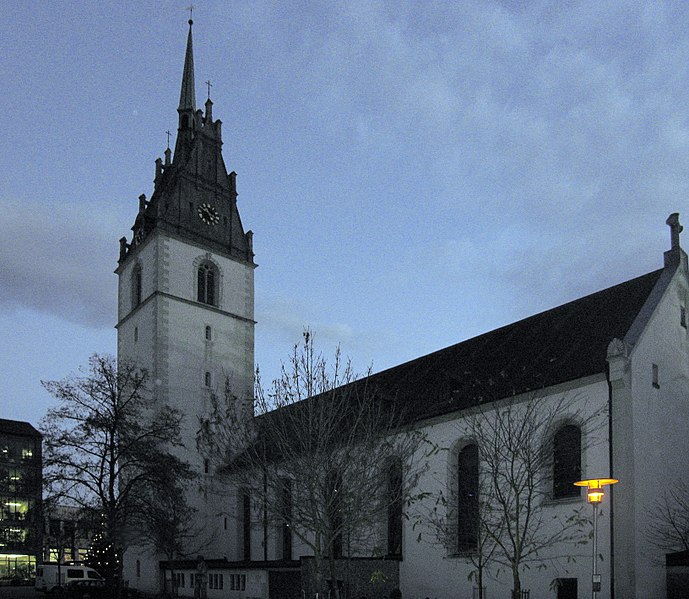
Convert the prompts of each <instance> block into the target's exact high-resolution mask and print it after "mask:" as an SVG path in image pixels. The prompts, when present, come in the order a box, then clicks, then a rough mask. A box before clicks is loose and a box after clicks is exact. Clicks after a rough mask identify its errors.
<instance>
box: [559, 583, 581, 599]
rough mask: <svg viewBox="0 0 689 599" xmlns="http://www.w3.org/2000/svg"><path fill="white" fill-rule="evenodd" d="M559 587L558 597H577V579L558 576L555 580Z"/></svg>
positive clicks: (563, 598)
mask: <svg viewBox="0 0 689 599" xmlns="http://www.w3.org/2000/svg"><path fill="white" fill-rule="evenodd" d="M555 586H556V588H557V599H577V593H578V589H577V579H576V578H558V579H557V580H556V581H555Z"/></svg>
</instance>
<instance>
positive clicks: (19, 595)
mask: <svg viewBox="0 0 689 599" xmlns="http://www.w3.org/2000/svg"><path fill="white" fill-rule="evenodd" d="M39 597H42V598H43V599H45V595H44V594H43V593H39V592H38V591H36V590H35V589H34V588H33V587H0V599H37V598H39Z"/></svg>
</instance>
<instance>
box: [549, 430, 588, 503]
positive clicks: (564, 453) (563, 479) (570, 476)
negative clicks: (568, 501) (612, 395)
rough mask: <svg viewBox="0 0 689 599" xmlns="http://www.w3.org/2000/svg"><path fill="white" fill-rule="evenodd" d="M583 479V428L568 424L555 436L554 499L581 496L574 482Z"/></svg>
mask: <svg viewBox="0 0 689 599" xmlns="http://www.w3.org/2000/svg"><path fill="white" fill-rule="evenodd" d="M580 479H581V429H580V428H579V427H578V426H575V425H573V424H568V425H566V426H563V427H561V428H559V429H558V431H557V432H556V433H555V436H554V437H553V499H562V498H565V497H579V496H580V495H581V491H580V490H579V487H575V486H574V483H575V482H576V481H578V480H580Z"/></svg>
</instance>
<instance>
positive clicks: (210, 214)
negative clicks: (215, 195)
mask: <svg viewBox="0 0 689 599" xmlns="http://www.w3.org/2000/svg"><path fill="white" fill-rule="evenodd" d="M198 215H199V218H200V219H201V220H202V221H203V222H204V223H206V224H207V225H208V226H209V227H210V226H213V225H217V224H218V223H219V222H220V215H219V214H218V211H217V210H216V209H215V207H214V206H211V205H210V204H206V203H205V202H204V203H203V204H201V205H200V206H199V209H198Z"/></svg>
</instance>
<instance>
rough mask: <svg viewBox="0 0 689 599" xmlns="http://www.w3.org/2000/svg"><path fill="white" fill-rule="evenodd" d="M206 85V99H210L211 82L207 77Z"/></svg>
mask: <svg viewBox="0 0 689 599" xmlns="http://www.w3.org/2000/svg"><path fill="white" fill-rule="evenodd" d="M206 85H207V86H208V99H209V100H210V99H211V87H213V84H212V83H211V80H210V79H209V80H208V81H206Z"/></svg>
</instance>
